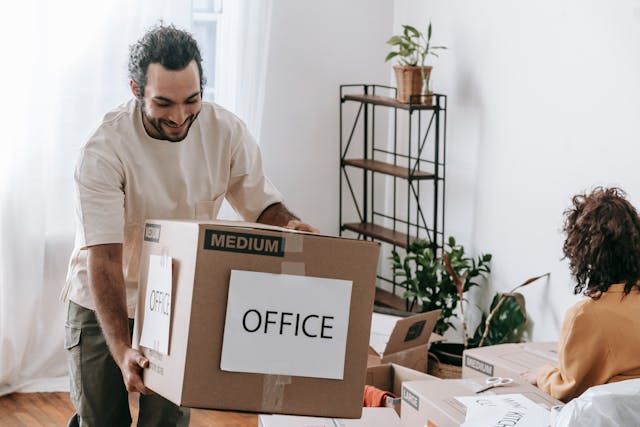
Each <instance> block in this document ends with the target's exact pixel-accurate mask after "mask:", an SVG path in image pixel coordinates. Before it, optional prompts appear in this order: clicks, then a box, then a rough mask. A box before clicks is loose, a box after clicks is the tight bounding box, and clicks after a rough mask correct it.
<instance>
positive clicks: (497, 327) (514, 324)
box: [468, 273, 549, 348]
mask: <svg viewBox="0 0 640 427" xmlns="http://www.w3.org/2000/svg"><path fill="white" fill-rule="evenodd" d="M547 276H549V273H546V274H543V275H541V276H536V277H532V278H530V279H527V280H525V281H524V283H522V284H520V285H518V286H516V287H515V288H513V289H512V290H511V291H509V292H505V293H502V294H501V293H499V292H497V293H496V294H495V295H494V297H493V300H492V301H491V305H490V307H489V313H488V314H487V313H484V312H483V313H482V320H481V321H480V324H479V325H478V327H477V329H476V331H475V333H474V334H473V336H472V337H471V338H469V341H468V347H469V348H473V347H482V346H485V345H495V344H504V343H509V342H520V341H522V337H523V335H524V332H525V328H526V325H527V310H526V306H525V300H524V295H522V294H521V293H519V292H515V291H516V290H517V289H519V288H521V287H523V286H527V285H529V284H531V283H533V282H535V281H536V280H538V279H541V278H543V277H547Z"/></svg>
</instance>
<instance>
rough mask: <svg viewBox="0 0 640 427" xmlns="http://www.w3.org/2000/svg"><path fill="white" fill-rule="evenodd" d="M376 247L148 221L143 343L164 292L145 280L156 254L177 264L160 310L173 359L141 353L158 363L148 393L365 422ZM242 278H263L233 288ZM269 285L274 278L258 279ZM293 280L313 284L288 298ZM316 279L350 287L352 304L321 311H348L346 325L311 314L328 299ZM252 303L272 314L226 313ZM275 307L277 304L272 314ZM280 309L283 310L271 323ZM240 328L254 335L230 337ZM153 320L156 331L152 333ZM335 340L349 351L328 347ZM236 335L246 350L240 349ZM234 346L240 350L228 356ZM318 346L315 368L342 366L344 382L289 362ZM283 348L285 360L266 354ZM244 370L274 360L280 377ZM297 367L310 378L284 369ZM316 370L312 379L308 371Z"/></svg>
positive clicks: (215, 405) (255, 228) (244, 227)
mask: <svg viewBox="0 0 640 427" xmlns="http://www.w3.org/2000/svg"><path fill="white" fill-rule="evenodd" d="M379 249H380V245H379V244H378V243H373V242H370V241H364V240H353V239H343V238H337V237H330V236H323V235H317V234H310V233H300V232H294V231H291V230H286V229H283V228H279V227H270V226H263V225H259V224H249V223H233V222H228V221H227V222H223V221H220V222H202V221H177V220H174V221H172V220H148V221H147V222H146V224H145V236H144V241H143V247H142V256H141V259H140V282H139V291H138V293H139V297H138V298H139V299H138V310H137V313H136V325H135V337H134V344H135V345H137V344H138V343H139V341H140V340H139V337H140V336H141V334H142V333H143V328H144V322H145V313H147V317H148V318H149V319H151V318H153V316H155V314H153V312H151V311H149V310H153V309H154V307H155V303H156V302H157V294H156V297H155V299H153V298H154V297H152V300H151V302H149V301H147V287H149V292H153V291H154V290H155V286H156V285H155V284H154V282H153V281H151V282H150V283H147V282H148V277H149V272H150V271H155V270H154V269H155V268H156V267H152V266H154V265H155V264H154V263H155V260H157V259H158V257H157V256H158V255H160V256H162V259H165V258H166V259H167V260H170V263H171V264H172V274H173V278H172V294H171V298H170V299H169V298H165V299H163V300H162V301H163V302H164V304H163V305H162V307H163V313H164V312H170V313H171V314H170V316H171V317H170V329H169V332H168V333H169V347H168V348H169V350H168V354H161V352H159V351H157V350H156V349H154V350H152V349H150V348H146V347H142V346H140V348H141V349H142V351H143V353H144V354H145V356H146V357H148V358H149V361H150V368H149V369H145V370H144V373H143V379H144V383H145V385H146V386H147V387H148V388H150V389H151V390H153V391H155V392H156V393H158V394H160V395H162V396H163V397H165V398H167V399H169V400H170V401H172V402H174V403H176V404H178V405H183V406H187V407H196V408H210V409H225V410H239V411H251V412H260V413H282V414H296V415H312V416H321V417H340V418H358V417H360V415H361V412H362V396H363V390H364V382H365V375H366V363H367V348H368V340H369V330H370V322H371V312H372V307H373V299H374V288H375V280H376V270H377V265H378V256H379ZM152 262H153V263H152ZM238 272H240V273H242V274H243V275H244V276H247V275H248V277H249V278H253V277H254V276H255V277H256V281H255V282H254V281H253V280H248V281H247V280H245V281H243V282H242V283H239V282H234V277H241V276H235V275H238V274H239V273H238ZM244 276H242V277H244ZM264 277H267V278H268V279H269V281H268V282H258V280H257V279H258V278H260V279H264ZM285 279H286V280H285ZM289 279H292V280H293V281H294V283H297V284H300V281H302V282H303V284H306V281H312V282H313V283H314V286H306V287H301V288H299V291H298V292H288V293H285V292H282V291H281V289H280V288H282V287H283V286H284V285H285V284H286V283H288V280H289ZM317 281H321V282H322V283H324V282H329V283H330V284H331V286H332V289H337V290H338V291H340V292H343V290H344V289H349V292H350V296H348V295H349V294H348V293H347V294H345V295H347V296H346V297H344V298H342V299H340V300H336V299H331V300H330V301H328V302H325V303H324V304H325V306H323V307H329V308H328V310H333V306H334V305H340V306H342V307H343V309H342V310H343V311H342V312H341V313H339V314H340V315H341V316H342V318H341V319H342V320H341V321H338V319H340V318H332V317H330V316H324V315H323V316H319V315H316V314H310V313H314V312H313V311H306V312H303V311H304V310H305V309H306V308H305V307H309V306H311V305H313V304H317V303H318V302H317V301H318V300H323V299H326V292H321V291H319V290H322V289H324V288H322V287H320V286H316V285H315V283H316V282H317ZM236 284H238V285H239V284H241V285H242V286H243V289H245V290H246V289H248V292H247V293H246V294H244V295H241V294H238V295H239V296H240V297H239V298H237V299H236V300H233V302H232V294H233V292H232V291H234V290H235V289H239V288H238V287H234V286H235V285H236ZM273 289H276V292H272V290H273ZM234 292H235V291H234ZM165 300H169V301H170V306H169V305H168V303H167V302H166V301H165ZM248 301H249V302H248ZM250 301H253V302H252V303H253V304H255V305H256V306H260V307H267V308H266V309H265V308H261V309H260V310H261V311H259V310H257V309H256V310H253V309H247V310H246V311H244V317H242V312H238V310H235V309H232V308H230V309H229V310H227V308H228V306H229V307H233V308H235V307H236V306H235V305H233V304H236V303H238V302H239V303H242V304H244V303H247V304H249V303H250ZM272 305H273V307H274V308H272V309H270V308H268V307H271V306H272ZM283 305H285V306H286V308H284V309H283V308H282V306H283ZM277 307H279V308H277ZM345 307H346V308H345ZM276 309H277V310H280V311H279V314H276V315H274V314H273V313H274V312H276ZM265 310H266V311H265ZM269 310H273V311H271V312H269ZM270 313H271V315H270ZM285 315H287V317H286V319H287V320H286V321H285ZM238 316H240V317H239V320H238V319H236V318H237V317H238ZM270 316H271V317H270ZM262 319H264V322H263V321H262ZM307 320H308V322H307ZM325 321H326V322H325ZM238 322H245V323H242V325H243V326H244V328H245V330H246V331H243V332H245V333H244V335H246V337H245V336H244V335H243V334H229V331H230V330H232V329H231V328H232V327H238V326H237V324H238ZM274 322H275V323H274ZM156 324H157V323H156V322H154V323H150V325H148V326H147V328H150V327H152V326H154V327H155V325H156ZM305 328H306V329H305ZM147 330H149V329H147ZM278 332H279V333H278ZM254 337H255V338H254ZM338 337H341V338H340V339H341V340H342V346H343V347H342V350H340V351H331V352H326V351H323V350H322V349H323V348H325V347H326V346H327V345H333V342H334V341H337V340H338ZM285 338H286V339H288V340H291V341H293V342H295V347H292V351H291V352H289V347H286V348H285V350H284V351H285V353H282V352H283V349H282V348H283V345H280V344H279V343H280V341H278V340H282V339H285ZM239 339H242V340H244V341H240V342H241V343H245V344H243V345H240V346H238V344H237V341H238V340H239ZM253 339H255V340H256V341H255V343H256V344H255V345H254V344H253V341H249V344H246V342H247V341H246V340H253ZM258 339H260V340H261V341H258ZM154 342H155V341H154ZM265 343H266V344H265ZM231 347H233V348H234V349H235V353H232V354H231V355H230V356H228V357H227V356H226V355H229V354H230V353H229V348H231ZM332 348H333V347H332ZM309 349H312V350H311V353H309V354H310V355H311V356H312V357H311V359H313V360H318V361H319V362H318V363H317V364H318V365H323V364H324V363H325V360H329V359H331V360H334V362H333V363H334V365H336V366H338V365H339V366H338V368H337V369H338V370H339V371H340V372H339V373H338V374H337V377H336V376H333V377H332V376H331V375H329V376H323V375H324V374H322V373H320V374H318V373H317V372H316V371H315V370H314V369H316V367H315V365H316V363H313V364H310V365H311V366H310V367H309V366H307V365H309V361H308V360H307V359H305V358H301V357H294V356H293V355H292V354H298V353H299V352H309V351H310V350H309ZM313 349H318V350H313ZM278 352H280V354H283V356H281V357H271V356H269V355H270V354H277V353H278ZM225 357H226V359H225ZM336 360H337V361H338V362H339V363H337V362H335V361H336ZM235 363H250V364H264V363H268V364H271V365H270V366H271V367H270V368H269V369H272V367H274V368H273V369H275V370H276V371H272V370H268V371H264V372H262V371H261V370H259V369H257V370H255V371H246V370H244V371H243V370H242V369H241V368H237V367H235V365H234V364H235ZM224 364H226V365H225V366H222V365H224ZM304 364H307V365H304ZM231 365H234V366H233V367H230V366H231ZM299 365H300V366H302V365H304V366H306V368H304V369H302V371H300V372H302V374H300V372H299V373H296V374H283V373H278V372H279V371H277V370H282V372H285V371H286V372H288V371H287V370H289V369H292V367H293V366H299ZM260 369H262V368H260ZM305 369H306V371H305ZM307 371H309V372H311V371H313V372H312V373H310V374H309V375H306V373H307ZM265 372H273V373H265ZM340 376H341V377H342V378H339V377H340Z"/></svg>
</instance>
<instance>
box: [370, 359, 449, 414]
mask: <svg viewBox="0 0 640 427" xmlns="http://www.w3.org/2000/svg"><path fill="white" fill-rule="evenodd" d="M429 380H431V381H438V380H439V378H436V377H433V376H431V375H429V374H425V373H424V372H418V371H414V370H413V369H410V368H406V367H404V366H400V365H396V364H395V363H386V364H384V365H376V366H369V367H368V368H367V379H366V381H365V383H366V384H367V385H370V386H373V387H376V388H379V389H380V390H384V391H388V392H391V393H393V394H394V395H396V396H397V398H396V399H393V401H391V402H389V405H387V406H389V407H393V408H394V409H395V410H396V412H397V413H398V415H400V404H401V398H400V396H401V393H402V383H404V382H405V381H429Z"/></svg>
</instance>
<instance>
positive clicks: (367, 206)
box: [338, 84, 447, 303]
mask: <svg viewBox="0 0 640 427" xmlns="http://www.w3.org/2000/svg"><path fill="white" fill-rule="evenodd" d="M358 89H359V91H358ZM382 91H384V92H386V93H388V94H390V95H391V96H390V97H389V96H380V95H378V94H379V93H380V92H382ZM347 92H348V93H347ZM354 92H355V93H354ZM427 96H428V97H432V100H433V101H432V105H426V104H425V103H422V101H423V99H424V98H425V97H427ZM395 97H396V89H395V88H394V87H391V86H384V85H374V84H346V85H341V86H340V180H339V186H340V188H339V191H340V201H339V218H338V221H339V230H340V235H341V236H342V234H343V232H344V231H350V232H354V233H356V234H357V235H358V238H360V239H367V238H368V239H370V240H381V241H384V242H387V243H390V244H392V245H393V249H394V250H396V249H397V247H398V246H399V247H402V248H404V249H406V248H407V247H408V246H409V244H410V243H411V241H413V240H414V239H416V238H426V239H428V240H429V241H431V242H432V243H433V247H434V250H436V251H440V250H442V248H443V246H444V225H445V224H444V218H445V217H444V212H445V207H444V197H445V172H446V168H445V163H446V162H445V160H446V129H447V97H446V95H442V94H435V93H434V94H432V95H411V97H410V100H409V103H400V102H398V101H396V100H395ZM345 102H356V103H359V104H360V105H359V107H358V109H357V113H356V114H355V117H354V118H353V124H352V126H351V130H350V132H349V137H348V138H347V139H346V146H345V141H344V120H343V115H344V111H343V104H344V103H345ZM378 106H382V107H386V108H392V109H393V151H389V150H385V149H381V148H377V147H376V141H375V112H376V110H375V109H376V107H378ZM398 110H405V111H407V112H408V129H407V130H408V135H407V150H406V154H405V153H399V152H398ZM414 113H417V114H416V115H417V117H414ZM424 116H426V118H425V117H424ZM416 121H417V124H416V123H415V122H416ZM359 124H361V126H362V127H363V129H362V149H363V150H362V153H363V157H362V159H361V160H364V161H368V160H374V161H375V160H376V158H375V157H376V154H384V155H391V156H393V163H388V164H387V165H388V166H389V167H398V166H400V167H402V168H403V169H402V171H403V173H402V176H400V173H399V172H398V170H393V171H392V172H390V171H389V169H382V168H380V167H375V166H371V167H368V166H356V167H357V168H359V169H361V170H362V175H363V176H362V190H363V191H362V203H359V200H358V197H356V194H355V192H354V188H353V185H352V182H351V180H350V179H349V170H350V169H351V168H353V166H355V165H354V164H349V163H347V162H348V160H349V159H347V155H348V154H349V150H350V148H352V143H353V142H354V134H355V131H356V129H357V128H358V125H359ZM414 126H417V146H416V147H413V146H412V144H414V143H415V141H413V140H412V139H413V133H414ZM423 127H424V129H423ZM429 142H433V147H432V148H431V149H427V145H428V144H429ZM353 145H356V144H353ZM412 150H415V151H416V153H415V155H413V151H412ZM429 155H431V157H429ZM399 161H400V163H404V164H402V165H400V164H399ZM352 163H353V162H352ZM385 163H386V162H385ZM421 167H427V168H428V169H429V171H428V175H427V174H425V171H421V169H420V168H421ZM419 172H420V173H419ZM405 173H406V176H405ZM375 174H383V175H387V176H390V175H391V176H393V209H392V211H393V212H392V213H391V214H389V213H387V212H384V211H377V210H376V209H375V203H374V201H375V199H374V198H375V181H374V176H375ZM369 178H370V183H369ZM398 180H402V181H405V182H406V191H407V212H406V215H404V216H403V217H399V216H398V209H397V204H398V201H397V199H398V185H399V184H398ZM343 181H344V182H346V184H347V187H348V190H349V192H350V194H351V199H352V201H353V206H354V207H355V210H356V212H357V215H358V220H359V223H360V224H362V225H363V227H364V225H365V224H369V225H370V226H373V225H374V224H376V220H379V219H382V220H384V219H386V220H391V221H392V223H393V228H392V229H389V230H386V231H385V233H386V232H389V233H393V235H394V236H396V233H402V234H405V236H406V239H405V240H404V241H402V242H398V241H397V240H394V239H391V238H390V237H389V236H391V234H389V235H388V236H387V235H386V234H385V235H378V234H376V233H373V232H370V231H366V230H363V229H362V227H356V226H355V225H354V224H357V223H351V224H345V222H344V221H343V207H344V204H343V196H344V194H343V191H344V186H343ZM423 181H431V182H432V185H433V198H432V200H431V206H430V208H431V210H430V211H431V213H432V214H433V217H432V222H431V224H430V225H429V224H428V222H427V219H426V217H425V214H426V212H425V211H424V210H423V208H422V205H423V204H424V203H421V197H420V189H421V185H422V183H423ZM412 202H413V203H412ZM360 207H362V209H361V208H360ZM414 213H415V219H414V220H413V221H412V218H411V217H412V215H413V214H414ZM405 217H406V218H405ZM378 228H380V227H378ZM378 279H380V280H383V281H385V282H388V283H391V284H392V285H393V293H394V294H395V293H396V286H398V284H397V282H396V280H395V277H392V278H387V277H383V276H381V275H378ZM407 303H408V302H407Z"/></svg>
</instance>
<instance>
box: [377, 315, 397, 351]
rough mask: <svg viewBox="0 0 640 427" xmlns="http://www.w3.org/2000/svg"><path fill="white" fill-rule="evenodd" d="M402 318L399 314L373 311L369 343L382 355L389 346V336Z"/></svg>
mask: <svg viewBox="0 0 640 427" xmlns="http://www.w3.org/2000/svg"><path fill="white" fill-rule="evenodd" d="M400 319H402V318H401V317H398V316H391V315H389V314H380V313H372V314H371V335H369V345H370V346H371V348H372V349H374V350H375V351H376V353H378V354H379V355H380V356H383V355H384V351H385V349H386V348H387V343H388V342H389V337H391V333H392V332H393V328H395V326H396V323H397V322H398V320H400Z"/></svg>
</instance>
